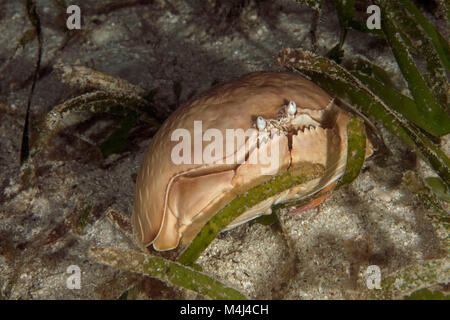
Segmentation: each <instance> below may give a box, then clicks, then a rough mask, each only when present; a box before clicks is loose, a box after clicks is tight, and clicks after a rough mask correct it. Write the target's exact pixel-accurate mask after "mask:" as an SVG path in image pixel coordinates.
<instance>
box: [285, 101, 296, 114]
mask: <svg viewBox="0 0 450 320" xmlns="http://www.w3.org/2000/svg"><path fill="white" fill-rule="evenodd" d="M296 112H297V105H296V104H295V102H294V101H289V104H288V107H287V113H288V114H290V115H291V116H293V115H294V114H295V113H296Z"/></svg>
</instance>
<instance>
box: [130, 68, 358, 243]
mask: <svg viewBox="0 0 450 320" xmlns="http://www.w3.org/2000/svg"><path fill="white" fill-rule="evenodd" d="M291 101H293V102H295V104H296V106H297V113H296V115H297V117H296V118H295V119H296V120H295V121H294V122H296V123H297V124H296V126H294V129H293V131H291V132H290V133H289V134H280V135H276V136H272V135H270V136H269V138H268V139H266V141H265V143H261V141H260V140H258V139H254V137H257V136H259V133H260V130H259V129H261V128H258V126H256V125H255V124H256V122H257V121H256V120H257V119H258V117H262V118H263V119H267V121H269V122H270V121H272V122H274V123H277V119H278V120H279V119H280V117H283V115H282V114H283V108H285V106H286V105H289V103H290V102H291ZM280 111H281V113H280ZM280 114H281V116H280ZM285 116H287V115H285ZM294 117H295V116H294ZM259 119H261V118H259ZM349 119H350V114H349V113H347V112H346V111H344V110H343V109H341V108H339V107H338V106H337V105H336V103H335V101H334V99H333V97H331V96H330V95H329V94H328V93H327V92H325V91H324V90H323V89H321V88H320V87H318V86H317V85H315V84H314V83H313V82H311V81H309V80H307V79H305V78H303V77H300V76H298V75H295V74H290V73H281V72H257V73H251V74H248V75H246V76H243V77H241V78H239V79H236V80H233V81H231V82H228V83H226V84H223V85H220V86H217V87H214V88H212V89H210V90H209V91H207V92H206V93H204V94H203V95H201V96H200V97H198V98H197V99H195V100H192V101H190V102H188V103H187V104H185V105H184V106H182V107H180V108H179V109H178V110H176V111H175V112H174V113H173V114H172V115H171V116H170V117H169V118H168V119H167V120H166V121H165V123H164V124H163V125H162V127H161V128H160V129H159V131H158V132H157V133H156V134H155V136H154V137H153V139H152V141H151V143H150V146H149V148H148V150H147V152H146V154H145V157H144V160H143V163H142V166H141V168H140V171H139V174H138V177H137V181H136V193H135V201H134V208H133V215H132V222H133V228H134V232H135V234H136V236H137V238H138V241H140V242H141V243H142V244H143V245H144V246H148V245H150V244H153V247H154V248H155V249H156V250H159V251H163V250H170V249H173V248H176V247H177V246H178V245H179V244H180V241H181V243H183V244H186V243H188V242H189V241H191V240H192V239H193V237H194V236H195V235H196V234H197V233H198V231H199V230H200V229H201V227H202V226H204V224H205V223H206V222H207V221H208V220H209V219H210V218H211V217H212V216H213V215H214V214H215V213H216V212H217V211H218V210H220V209H221V208H223V207H224V206H225V205H226V204H227V203H228V202H230V201H231V200H232V199H233V198H234V197H236V196H237V195H239V194H242V193H244V192H246V191H247V190H248V189H250V188H251V187H254V186H256V185H258V184H260V183H262V182H263V181H266V180H267V175H265V174H262V170H261V167H262V166H263V164H251V163H249V161H248V158H249V155H250V154H253V153H257V154H258V153H261V152H262V151H264V150H263V149H265V148H268V147H270V146H273V144H274V143H277V144H278V146H279V152H278V154H279V159H278V160H279V161H278V165H277V167H276V168H275V170H274V171H272V172H271V173H272V174H279V173H281V172H284V171H286V170H288V168H291V169H292V168H294V169H296V170H298V171H301V172H303V173H306V174H307V173H308V170H311V169H310V168H311V164H320V165H322V166H323V168H324V171H323V174H322V175H321V177H319V178H316V179H313V180H311V181H309V182H307V183H304V184H301V185H298V186H295V187H294V188H292V189H290V190H286V191H284V192H282V193H280V194H277V195H275V196H273V197H271V198H269V199H266V200H265V201H263V202H261V203H259V204H258V205H256V206H254V207H252V208H250V209H248V210H247V211H246V212H245V213H244V214H242V215H241V216H239V217H238V218H237V219H235V220H234V221H233V222H232V223H231V224H230V225H229V226H228V228H232V227H234V226H237V225H239V224H241V223H243V222H245V221H248V220H250V219H253V218H255V217H258V216H260V215H262V214H269V213H270V212H271V211H270V208H271V206H272V205H273V204H275V203H280V202H284V201H292V200H293V199H294V200H295V199H301V198H305V197H307V196H310V195H312V194H314V193H316V192H319V191H320V190H322V189H323V188H325V187H327V186H328V185H330V184H331V183H332V182H334V181H336V180H337V179H338V178H339V177H341V176H342V175H343V173H344V171H345V164H346V157H347V129H346V128H347V122H348V120H349ZM194 121H202V130H203V132H205V130H207V129H209V128H215V129H218V130H220V131H221V132H222V133H223V137H225V136H226V134H225V131H226V129H243V130H244V131H245V130H249V132H252V133H254V135H253V136H252V137H253V138H251V137H248V138H246V139H245V143H242V142H241V143H240V144H239V142H235V143H234V148H233V150H234V152H232V153H228V154H227V153H226V152H225V153H224V154H223V157H224V158H227V157H234V156H235V154H237V150H241V153H239V154H241V155H242V154H245V157H246V159H247V160H245V161H244V159H241V161H240V162H238V160H237V158H235V160H236V161H233V163H229V162H227V161H217V162H216V163H206V164H205V163H194V161H192V162H191V163H187V164H184V163H182V164H175V163H174V162H173V161H172V159H171V154H172V150H173V148H174V147H175V146H176V145H177V144H178V143H179V142H178V141H172V139H171V135H172V133H173V132H174V130H176V129H177V128H184V129H187V130H188V131H189V132H190V133H191V136H192V137H193V136H194ZM202 143H203V145H202V147H203V148H205V147H206V145H207V143H206V142H205V141H203V142H202ZM224 145H225V143H224ZM242 148H245V149H242ZM243 150H244V151H243ZM242 151H243V152H242ZM265 151H267V150H265ZM194 152H195V150H194V143H192V145H191V154H192V155H194ZM193 157H194V156H192V158H193ZM236 157H237V155H236ZM242 162H243V163H242Z"/></svg>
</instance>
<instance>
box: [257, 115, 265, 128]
mask: <svg viewBox="0 0 450 320" xmlns="http://www.w3.org/2000/svg"><path fill="white" fill-rule="evenodd" d="M256 127H257V128H258V130H259V131H261V130H264V129H265V128H266V120H265V119H264V118H263V117H261V116H259V117H258V118H256Z"/></svg>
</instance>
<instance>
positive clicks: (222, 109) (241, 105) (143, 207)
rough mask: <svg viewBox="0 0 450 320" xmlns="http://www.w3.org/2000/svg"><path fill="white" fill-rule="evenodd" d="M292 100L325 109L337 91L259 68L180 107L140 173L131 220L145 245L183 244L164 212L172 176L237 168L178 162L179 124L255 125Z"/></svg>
mask: <svg viewBox="0 0 450 320" xmlns="http://www.w3.org/2000/svg"><path fill="white" fill-rule="evenodd" d="M291 100H292V101H295V102H296V103H297V107H298V108H304V109H310V110H323V109H325V108H326V107H327V106H329V104H330V101H332V97H331V96H330V95H329V94H328V93H327V92H325V91H324V90H323V89H321V88H320V87H318V86H317V85H315V84H314V83H312V82H311V81H309V80H307V79H305V78H303V77H300V76H298V75H295V74H290V73H281V72H258V73H251V74H248V75H246V76H244V77H241V78H239V79H236V80H233V81H231V82H228V83H226V84H223V85H220V86H217V87H214V88H212V89H211V90H209V91H207V92H206V93H204V94H202V95H201V96H200V97H198V98H197V99H195V100H192V101H190V102H188V103H187V104H185V105H184V106H182V107H180V108H179V109H178V110H176V111H175V112H174V113H173V114H172V115H171V116H170V117H169V118H168V119H167V120H166V121H165V122H164V124H163V125H162V126H161V128H160V129H159V130H158V132H157V133H156V134H155V136H154V137H153V139H152V141H151V142H150V146H149V147H148V150H147V152H146V154H145V157H144V160H143V163H142V166H141V168H140V171H139V174H138V177H137V181H136V193H135V201H134V208H133V216H132V222H133V228H134V231H135V233H136V235H137V237H138V240H139V241H141V242H142V244H143V245H145V246H147V245H149V244H151V243H154V242H155V243H154V247H155V248H156V249H158V250H167V249H170V248H172V247H174V244H175V246H176V245H177V244H178V240H179V237H178V236H172V235H171V234H170V232H171V228H173V226H175V225H176V224H177V223H178V221H175V220H176V219H175V220H174V218H173V217H172V218H170V217H165V215H164V206H165V203H166V201H167V199H166V198H167V197H166V193H167V190H168V187H169V182H170V181H171V180H173V179H172V178H173V177H175V176H177V175H180V174H182V173H184V172H187V171H192V170H194V171H195V172H196V175H197V176H198V175H200V172H201V173H202V174H207V173H216V172H226V171H227V170H230V171H231V172H232V170H233V169H235V168H236V165H219V164H214V165H208V166H205V165H201V164H189V165H187V164H181V165H174V164H173V163H172V160H171V150H172V148H173V147H174V146H175V145H176V144H177V143H178V142H176V141H174V142H172V141H171V139H170V137H171V134H172V132H173V131H174V130H175V129H177V128H185V129H188V130H189V131H190V132H193V124H194V121H198V120H201V121H202V124H203V132H204V131H205V130H207V129H208V128H217V129H219V130H221V131H222V132H224V131H225V129H238V128H242V129H243V130H246V129H248V128H250V127H252V124H253V123H254V121H255V118H256V117H257V116H263V117H264V118H276V117H277V114H278V113H279V111H280V106H282V105H283V104H286V103H287V102H288V101H291ZM204 146H205V145H204ZM193 148H194V147H193V146H192V155H193V154H194V153H193ZM196 170H200V172H199V171H196ZM231 172H230V173H229V174H230V175H231ZM221 177H223V178H224V179H227V174H223V175H220V176H217V178H221ZM183 179H189V178H188V177H187V178H185V177H183ZM205 179H208V178H207V177H205ZM205 183H214V182H213V181H210V182H207V181H205ZM225 184H226V183H225ZM231 187H232V186H231ZM187 189H188V188H187ZM180 192H186V191H183V190H181V191H180ZM219 193H220V191H219ZM201 196H202V195H197V196H193V198H194V199H193V200H195V201H201V200H202V199H201ZM218 196H220V195H219V194H218ZM195 197H197V198H195ZM189 205H195V203H192V204H189ZM163 225H164V228H162V226H163ZM177 238H178V240H177ZM156 240H159V242H158V241H156ZM175 242H176V243H175Z"/></svg>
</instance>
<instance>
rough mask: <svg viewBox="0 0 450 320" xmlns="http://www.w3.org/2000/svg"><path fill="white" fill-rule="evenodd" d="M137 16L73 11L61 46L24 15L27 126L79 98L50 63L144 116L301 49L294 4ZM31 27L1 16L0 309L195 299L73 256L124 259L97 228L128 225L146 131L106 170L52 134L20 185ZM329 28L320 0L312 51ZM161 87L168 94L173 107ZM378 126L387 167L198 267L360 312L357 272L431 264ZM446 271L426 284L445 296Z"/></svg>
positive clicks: (414, 204)
mask: <svg viewBox="0 0 450 320" xmlns="http://www.w3.org/2000/svg"><path fill="white" fill-rule="evenodd" d="M144 2H145V1H137V2H136V3H135V5H130V6H127V5H125V6H114V5H111V4H112V3H114V1H92V0H85V1H82V14H83V24H82V30H81V31H78V32H77V33H76V34H75V35H69V36H71V38H70V41H67V33H65V31H64V23H65V20H64V19H65V14H64V12H63V11H61V8H60V7H58V5H57V1H50V0H48V1H44V0H38V1H37V3H38V11H39V13H40V16H41V23H42V37H43V43H42V47H43V56H42V64H41V74H40V79H39V81H38V82H37V85H36V89H35V95H34V97H33V106H32V117H33V119H35V118H38V117H39V116H41V115H43V114H45V113H46V112H48V111H49V110H51V109H52V107H54V106H55V105H57V104H59V103H62V102H64V101H65V100H67V99H69V98H71V97H74V96H76V95H78V94H80V93H82V92H81V91H80V90H78V89H77V88H74V87H70V86H68V85H67V84H63V83H62V82H61V80H60V78H59V77H58V75H57V73H56V72H55V70H54V65H55V64H56V63H57V61H61V62H63V63H65V64H66V65H81V66H86V67H89V68H92V69H95V70H98V71H102V72H105V73H108V74H110V75H112V76H115V77H120V78H122V79H125V80H127V81H129V82H130V83H132V84H135V85H138V86H140V87H141V88H143V89H144V90H146V91H148V92H150V91H151V90H152V89H155V88H157V92H156V95H155V97H154V101H155V104H157V105H158V106H159V107H160V108H162V109H163V110H165V111H166V112H170V110H173V109H174V108H176V106H177V105H179V104H180V103H182V102H183V101H186V100H187V99H188V98H189V97H190V96H192V95H195V94H198V93H200V92H202V91H204V90H206V89H208V88H209V87H211V85H212V84H215V83H220V82H224V81H227V80H230V79H232V78H234V77H237V76H240V75H244V74H246V73H248V72H252V71H260V70H278V67H277V64H276V56H277V53H278V50H279V49H281V48H283V47H300V48H303V49H308V50H312V49H313V47H312V41H311V37H310V28H311V22H312V17H313V14H312V12H313V11H312V10H311V9H309V8H307V7H304V6H302V5H299V4H297V3H295V2H294V1H273V2H271V1H267V2H262V3H259V2H258V3H257V2H253V1H248V2H247V4H246V6H245V7H244V8H243V9H242V10H241V12H240V13H239V14H236V11H233V10H235V9H233V8H232V7H231V5H223V6H222V7H221V8H220V9H217V8H216V10H215V9H214V8H213V6H212V4H208V2H207V1H193V0H192V1H190V0H185V1H163V0H156V1H148V4H142V3H144ZM210 2H211V3H213V1H210ZM30 28H31V24H30V23H29V21H28V19H27V17H26V13H25V9H24V5H23V3H22V2H21V1H1V2H0V48H1V50H0V70H1V72H0V106H1V109H0V137H1V139H0V244H1V245H0V293H1V295H0V298H7V299H92V298H95V299H99V298H117V297H119V296H121V295H122V294H123V293H124V292H125V291H126V290H128V289H130V288H134V289H132V290H131V291H130V293H129V294H128V297H134V298H151V299H172V298H175V299H197V298H203V297H201V296H199V295H197V294H195V293H193V292H189V291H187V290H184V289H179V288H175V287H172V286H170V285H166V284H165V283H163V282H160V281H159V280H155V279H150V278H146V277H143V276H140V275H137V274H133V273H131V272H127V271H120V270H116V269H113V268H111V267H108V266H104V265H100V264H97V263H94V262H92V261H90V260H89V259H88V257H87V251H88V248H89V247H91V246H113V247H117V248H121V249H124V250H127V249H129V248H131V249H134V246H133V244H132V243H131V242H130V240H128V239H127V238H126V237H125V236H124V234H123V233H122V232H120V231H118V230H117V229H116V228H115V227H114V226H113V225H112V224H111V223H110V222H109V220H107V219H106V218H105V210H106V209H107V208H108V207H110V206H113V207H115V208H116V209H117V210H121V211H123V212H124V213H125V214H127V215H128V216H129V215H131V208H132V202H133V196H134V182H133V177H134V176H135V174H136V173H137V171H138V168H139V166H140V163H141V161H142V159H143V155H144V152H145V149H146V146H147V145H148V143H149V141H150V139H151V136H152V133H153V131H152V130H151V129H148V128H142V127H141V128H139V129H138V130H137V132H136V134H135V135H134V136H133V146H132V148H131V149H130V150H128V151H126V152H123V153H121V154H119V155H117V154H115V155H112V156H110V157H108V158H107V159H104V160H102V159H101V158H100V157H99V154H98V150H97V149H96V148H95V147H93V146H87V145H86V143H83V142H80V141H79V139H77V138H74V136H73V135H71V134H70V132H69V133H65V134H62V135H61V137H59V140H57V142H54V143H55V144H54V145H51V146H49V150H50V151H49V152H47V153H45V154H43V155H42V156H40V157H38V158H37V159H35V167H36V168H37V169H36V170H37V171H36V173H35V174H26V173H24V172H23V171H22V172H21V169H20V167H19V165H18V155H19V151H20V141H21V140H20V139H21V134H22V128H23V119H24V114H25V107H26V101H27V95H28V91H29V88H30V85H31V81H32V74H33V66H34V61H35V57H36V41H31V42H27V43H26V45H25V46H24V48H21V47H20V46H19V47H18V44H19V41H20V39H21V37H22V35H23V33H24V31H26V30H28V29H30ZM338 30H339V27H338V20H337V16H336V14H335V10H334V8H333V6H332V5H331V4H330V3H328V2H326V3H325V7H324V11H323V16H322V18H321V21H320V24H319V27H318V30H317V43H316V46H317V48H316V52H317V53H319V54H325V53H326V52H327V51H328V50H329V49H331V48H332V47H333V46H334V45H335V44H336V43H337V41H338V36H339V35H338ZM344 49H345V54H346V57H351V56H352V55H354V54H362V55H364V56H365V57H367V58H368V59H370V60H371V61H372V62H374V63H376V64H378V65H380V66H381V67H383V68H385V69H386V70H388V72H389V73H390V75H391V76H392V79H393V81H394V83H395V84H396V85H397V86H398V87H399V88H401V89H402V90H403V92H404V93H406V94H407V90H406V89H405V87H406V86H405V83H404V82H402V80H401V78H400V75H399V70H398V68H397V65H396V63H395V60H394V59H393V56H392V54H391V52H390V49H389V48H388V47H387V46H386V44H385V43H383V42H382V41H379V40H377V39H376V38H374V37H371V36H368V35H365V34H362V33H359V32H356V31H350V33H349V35H348V39H347V41H346V44H345V46H344ZM174 87H178V88H181V95H180V97H179V99H177V97H176V95H175V94H174V89H173V88H174ZM96 120H97V121H94V122H93V123H94V125H91V126H90V127H89V126H88V125H86V127H84V128H78V129H80V130H82V129H83V130H84V131H83V132H84V134H85V135H89V134H90V137H91V138H93V139H96V138H97V139H102V136H101V135H100V134H96V126H102V125H103V126H106V125H107V124H108V121H106V120H105V121H102V120H99V119H98V118H97V119H96ZM378 127H379V129H380V132H381V134H382V135H383V137H384V139H385V142H386V144H387V145H388V147H389V149H390V150H391V152H392V154H391V155H390V156H389V157H387V158H386V159H384V160H376V159H375V160H368V161H367V163H366V167H365V169H364V171H363V172H362V174H361V175H360V176H359V177H358V179H357V180H356V181H354V182H353V183H352V184H351V185H349V186H347V187H345V188H342V189H340V190H338V191H336V192H334V193H333V194H332V196H331V197H330V198H329V199H328V200H327V201H325V203H323V204H322V205H320V207H319V209H312V210H309V211H307V212H305V213H303V214H301V215H297V216H288V215H286V214H281V219H280V222H281V223H280V226H278V227H267V226H263V225H261V224H257V223H247V224H244V225H242V226H240V227H238V228H236V229H233V230H231V231H229V232H226V233H224V234H221V235H220V236H219V237H218V238H217V239H215V240H214V242H213V243H212V244H211V245H210V247H209V248H208V249H207V250H206V252H204V254H203V255H202V256H201V257H200V259H199V261H198V262H199V264H200V265H201V266H202V267H203V270H204V271H205V272H206V273H208V274H209V275H211V276H214V277H215V278H217V279H219V280H221V281H223V282H224V283H226V284H229V285H230V286H233V287H234V288H236V289H238V290H240V291H241V292H242V293H244V294H245V295H247V296H248V297H249V298H258V299H350V298H355V299H364V298H369V297H371V291H370V290H369V289H368V288H367V287H366V282H365V277H364V273H365V271H366V269H367V267H368V266H369V265H377V266H379V267H380V269H381V276H382V277H387V276H388V275H391V274H393V273H394V272H396V271H398V270H405V269H408V268H417V267H418V266H420V265H421V264H423V263H424V262H427V261H430V260H433V259H435V260H437V261H443V259H444V261H445V257H446V256H447V249H448V248H446V247H445V245H444V242H443V240H442V239H444V238H445V237H446V236H448V235H447V233H446V232H445V229H443V228H442V226H441V225H440V224H439V223H437V222H436V221H435V220H433V219H432V218H430V215H431V212H430V209H428V208H426V207H425V206H424V205H423V203H422V202H421V201H420V200H419V199H418V197H417V196H416V195H415V194H414V193H412V192H411V191H410V190H409V189H408V188H407V186H406V184H405V182H404V179H403V178H402V177H403V176H404V174H405V173H406V172H407V171H412V172H413V173H414V174H415V175H417V176H418V177H419V178H421V177H426V176H429V175H432V174H433V172H432V171H431V170H430V169H429V168H428V167H427V165H425V163H423V162H422V161H421V160H419V159H417V158H416V157H415V155H414V154H413V153H411V151H409V150H408V148H407V147H405V146H404V145H403V144H402V143H401V142H400V141H399V140H398V139H397V138H396V137H394V136H392V135H391V134H390V133H389V132H387V131H386V130H384V129H383V128H381V126H378ZM86 128H87V129H86ZM103 138H104V136H103ZM447 140H448V139H447ZM58 141H59V142H58ZM52 143H53V142H52ZM447 145H448V144H447ZM446 148H447V154H448V146H446ZM441 205H442V204H441ZM286 212H287V211H286ZM286 212H285V213H286ZM80 217H83V219H84V223H83V227H82V228H80V227H79V225H80V224H79V223H78V222H79V221H80V219H81V218H80ZM70 265H78V266H79V267H80V268H81V271H82V282H81V289H79V290H70V289H68V288H67V286H66V279H67V277H68V274H67V273H66V269H67V267H68V266H70ZM419 268H420V267H419ZM443 270H444V271H445V268H444V269H443ZM447 270H448V265H447ZM444 271H442V272H440V271H439V272H438V277H437V278H436V279H432V280H430V281H429V282H428V285H430V286H440V285H445V284H446V283H448V273H445V272H444ZM446 275H447V276H446ZM446 277H447V278H446Z"/></svg>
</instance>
